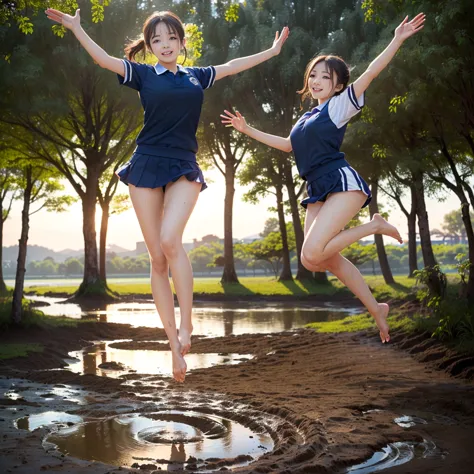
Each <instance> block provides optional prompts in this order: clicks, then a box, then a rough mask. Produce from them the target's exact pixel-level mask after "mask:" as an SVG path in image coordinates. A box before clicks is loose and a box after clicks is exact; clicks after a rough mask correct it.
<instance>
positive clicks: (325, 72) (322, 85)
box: [308, 61, 343, 104]
mask: <svg viewBox="0 0 474 474" xmlns="http://www.w3.org/2000/svg"><path fill="white" fill-rule="evenodd" d="M331 76H332V78H331ZM342 87H343V86H342V84H338V77H337V74H336V73H335V72H334V71H333V73H332V74H331V71H330V70H329V68H328V66H327V63H326V61H320V62H318V63H317V64H316V65H315V66H314V67H313V69H312V70H311V72H310V74H309V77H308V89H309V93H310V94H311V97H312V98H313V99H314V100H317V101H318V102H319V103H320V104H321V103H323V102H326V101H327V100H328V99H330V98H331V97H332V96H333V95H334V94H335V93H336V92H339V91H340V90H341V89H342Z"/></svg>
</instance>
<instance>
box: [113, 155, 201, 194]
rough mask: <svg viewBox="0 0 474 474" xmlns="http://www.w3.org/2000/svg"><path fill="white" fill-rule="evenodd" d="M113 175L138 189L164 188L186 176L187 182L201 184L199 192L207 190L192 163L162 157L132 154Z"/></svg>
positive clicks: (195, 164) (199, 173)
mask: <svg viewBox="0 0 474 474" xmlns="http://www.w3.org/2000/svg"><path fill="white" fill-rule="evenodd" d="M115 174H116V175H117V176H118V178H119V179H120V181H122V182H123V183H125V184H126V185H129V184H133V185H134V186H137V187H139V188H164V189H166V185H167V184H169V183H171V182H174V181H178V179H179V178H181V176H186V179H187V180H188V181H195V182H196V183H200V184H201V191H204V190H205V189H206V188H207V184H206V182H205V181H204V175H203V174H202V171H201V168H199V165H198V164H197V163H196V162H194V161H186V160H178V159H177V158H164V157H162V156H154V155H143V154H141V153H134V154H133V156H132V158H131V160H130V161H129V162H127V163H125V164H124V165H123V166H122V167H120V168H119V169H118V170H117V171H116V172H115Z"/></svg>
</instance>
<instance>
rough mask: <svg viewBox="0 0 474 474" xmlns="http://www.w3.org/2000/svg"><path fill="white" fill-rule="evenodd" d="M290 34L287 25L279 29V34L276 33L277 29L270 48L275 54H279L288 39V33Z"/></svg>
mask: <svg viewBox="0 0 474 474" xmlns="http://www.w3.org/2000/svg"><path fill="white" fill-rule="evenodd" d="M289 34H290V30H289V28H288V27H287V26H285V27H284V28H283V29H282V30H281V34H279V33H278V31H277V32H276V33H275V39H274V40H273V46H272V49H273V51H274V52H275V54H280V51H281V47H282V46H283V44H284V43H285V41H286V40H287V39H288V35H289Z"/></svg>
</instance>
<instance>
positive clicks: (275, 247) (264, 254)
mask: <svg viewBox="0 0 474 474" xmlns="http://www.w3.org/2000/svg"><path fill="white" fill-rule="evenodd" d="M292 234H293V235H292ZM288 245H289V249H290V250H294V249H295V248H296V244H295V240H294V233H290V234H289V243H288ZM245 251H246V253H248V254H249V255H251V256H252V257H253V258H254V259H255V260H261V261H264V262H267V263H268V264H269V265H270V267H271V269H272V271H273V273H274V275H275V278H278V274H279V273H280V268H281V266H282V263H283V258H284V256H285V254H286V252H287V250H286V249H285V248H284V244H283V239H282V235H281V233H280V232H270V233H269V234H268V235H267V236H266V237H265V238H264V239H262V240H256V241H255V242H252V243H251V244H246V245H245ZM281 280H282V279H281V277H280V278H279V281H281Z"/></svg>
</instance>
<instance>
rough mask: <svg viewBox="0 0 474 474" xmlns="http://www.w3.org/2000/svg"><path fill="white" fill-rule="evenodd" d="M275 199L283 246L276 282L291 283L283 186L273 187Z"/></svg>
mask: <svg viewBox="0 0 474 474" xmlns="http://www.w3.org/2000/svg"><path fill="white" fill-rule="evenodd" d="M275 190H276V198H277V212H278V223H279V224H280V233H281V241H282V245H283V257H282V260H283V266H282V269H281V273H280V278H278V281H288V280H290V281H293V275H292V274H291V265H290V250H289V248H288V234H287V232H286V223H285V212H284V209H283V186H282V185H280V184H277V185H275Z"/></svg>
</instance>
